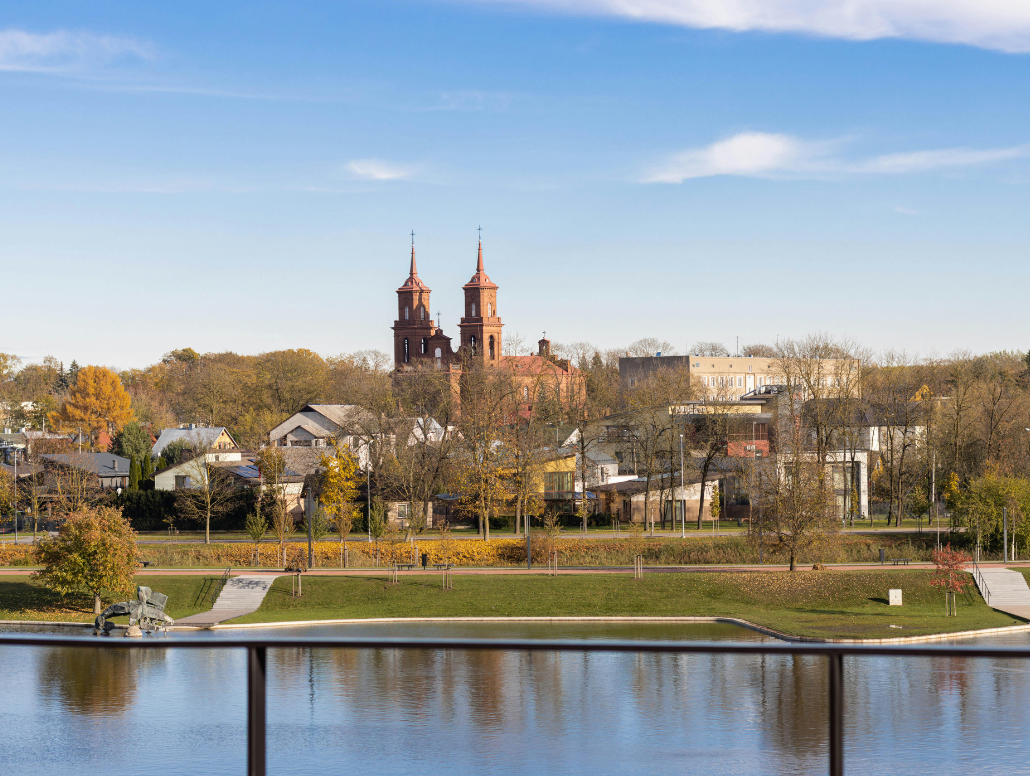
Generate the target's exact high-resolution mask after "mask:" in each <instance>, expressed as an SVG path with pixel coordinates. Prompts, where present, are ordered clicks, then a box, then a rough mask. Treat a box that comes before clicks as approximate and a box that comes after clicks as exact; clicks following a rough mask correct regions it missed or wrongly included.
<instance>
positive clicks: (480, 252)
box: [463, 229, 498, 288]
mask: <svg viewBox="0 0 1032 776" xmlns="http://www.w3.org/2000/svg"><path fill="white" fill-rule="evenodd" d="M477 231H478V232H479V231H480V230H479V229H477ZM463 288H498V286H496V285H495V284H494V283H492V282H491V278H489V277H488V276H487V273H486V272H484V244H483V242H482V241H481V239H480V237H479V236H478V237H477V271H476V272H474V273H473V277H471V278H470V279H469V282H468V283H467V284H466V285H464V286H463Z"/></svg>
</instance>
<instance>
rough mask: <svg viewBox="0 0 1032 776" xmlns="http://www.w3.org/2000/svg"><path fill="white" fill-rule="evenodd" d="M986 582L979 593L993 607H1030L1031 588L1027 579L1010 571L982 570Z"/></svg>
mask: <svg viewBox="0 0 1032 776" xmlns="http://www.w3.org/2000/svg"><path fill="white" fill-rule="evenodd" d="M980 571H981V573H982V579H983V580H984V581H985V587H984V589H983V588H982V587H981V586H980V588H979V592H980V593H981V594H982V597H983V598H984V599H985V602H986V603H987V604H989V605H990V606H993V607H999V606H1028V605H1029V592H1030V591H1029V588H1028V585H1027V584H1026V583H1025V577H1023V576H1022V575H1021V574H1019V573H1018V572H1017V571H1011V570H1010V569H980Z"/></svg>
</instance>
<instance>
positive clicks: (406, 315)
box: [405, 305, 408, 321]
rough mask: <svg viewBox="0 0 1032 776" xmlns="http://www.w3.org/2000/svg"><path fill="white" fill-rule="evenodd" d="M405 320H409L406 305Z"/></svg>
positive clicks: (406, 306)
mask: <svg viewBox="0 0 1032 776" xmlns="http://www.w3.org/2000/svg"><path fill="white" fill-rule="evenodd" d="M405 320H406V321H407V320H408V305H405Z"/></svg>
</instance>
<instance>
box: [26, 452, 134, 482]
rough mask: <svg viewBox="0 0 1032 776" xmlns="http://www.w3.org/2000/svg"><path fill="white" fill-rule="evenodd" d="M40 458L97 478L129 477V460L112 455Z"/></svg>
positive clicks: (74, 454)
mask: <svg viewBox="0 0 1032 776" xmlns="http://www.w3.org/2000/svg"><path fill="white" fill-rule="evenodd" d="M40 458H43V459H44V460H47V461H53V462H54V463H59V464H61V465H63V466H69V467H71V468H73V469H85V470H86V471H89V472H93V473H94V474H96V475H97V476H98V477H128V476H129V459H128V458H123V457H122V456H120V455H114V454H112V453H56V454H52V455H42V456H40Z"/></svg>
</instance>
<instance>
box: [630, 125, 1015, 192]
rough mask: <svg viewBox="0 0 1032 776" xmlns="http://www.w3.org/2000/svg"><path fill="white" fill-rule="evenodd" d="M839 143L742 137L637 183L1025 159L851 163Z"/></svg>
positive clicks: (979, 153)
mask: <svg viewBox="0 0 1032 776" xmlns="http://www.w3.org/2000/svg"><path fill="white" fill-rule="evenodd" d="M842 145H843V141H840V140H839V141H822V142H814V141H807V140H802V139H800V138H796V137H792V136H791V135H779V134H769V133H766V132H742V133H740V134H737V135H733V136H731V137H729V138H726V139H724V140H720V141H717V142H716V143H713V144H711V145H708V146H703V147H701V148H689V149H687V150H685V151H681V152H679V153H676V154H673V155H672V156H670V157H668V158H667V159H666V160H664V161H663V162H661V163H660V164H658V165H656V166H655V167H653V168H652V169H650V170H648V171H647V172H646V173H645V174H644V175H642V176H641V181H642V182H643V183H681V182H682V181H686V180H690V179H692V178H709V177H713V176H716V175H738V176H745V177H753V178H776V177H793V178H818V177H822V178H827V177H836V176H843V175H901V174H906V173H917V172H927V171H930V170H938V169H945V168H950V167H967V166H971V165H977V164H988V163H991V162H997V161H1001V160H1005V159H1014V158H1017V157H1020V156H1025V155H1027V154H1028V149H1027V147H1025V146H1014V147H1011V148H990V149H971V148H944V149H939V150H932V151H910V152H907V153H898V154H887V155H883V156H875V157H872V158H870V159H860V160H851V159H846V158H843V157H842V155H841V154H840V153H839V152H840V149H841V147H842Z"/></svg>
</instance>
